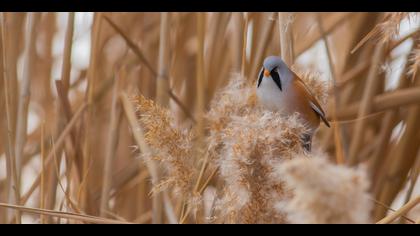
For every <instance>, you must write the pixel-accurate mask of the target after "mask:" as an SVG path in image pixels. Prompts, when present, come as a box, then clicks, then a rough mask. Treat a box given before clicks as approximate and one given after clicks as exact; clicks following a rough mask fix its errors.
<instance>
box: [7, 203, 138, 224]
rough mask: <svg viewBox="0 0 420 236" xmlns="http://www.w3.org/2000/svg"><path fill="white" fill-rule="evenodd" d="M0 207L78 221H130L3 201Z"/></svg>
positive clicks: (110, 222)
mask: <svg viewBox="0 0 420 236" xmlns="http://www.w3.org/2000/svg"><path fill="white" fill-rule="evenodd" d="M0 207H7V208H12V209H16V210H20V211H24V212H28V213H33V214H40V215H47V216H54V217H60V218H65V219H72V220H78V221H82V222H86V223H96V224H130V222H125V221H119V220H111V219H105V218H101V217H96V216H91V215H84V214H76V213H71V212H62V211H53V210H47V209H40V208H33V207H25V206H18V205H12V204H5V203H0Z"/></svg>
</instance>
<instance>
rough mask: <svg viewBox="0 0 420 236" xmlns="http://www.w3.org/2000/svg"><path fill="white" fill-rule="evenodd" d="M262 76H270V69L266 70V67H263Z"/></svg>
mask: <svg viewBox="0 0 420 236" xmlns="http://www.w3.org/2000/svg"><path fill="white" fill-rule="evenodd" d="M264 76H265V77H269V76H270V71H268V70H267V69H264Z"/></svg>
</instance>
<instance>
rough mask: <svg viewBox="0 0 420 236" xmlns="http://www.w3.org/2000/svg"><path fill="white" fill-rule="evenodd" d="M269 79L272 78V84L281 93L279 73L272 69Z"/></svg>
mask: <svg viewBox="0 0 420 236" xmlns="http://www.w3.org/2000/svg"><path fill="white" fill-rule="evenodd" d="M270 75H271V78H273V80H274V82H275V83H276V84H277V87H279V89H280V91H283V89H282V88H281V80H280V75H279V73H278V72H277V71H276V70H275V69H273V70H272V71H271V72H270Z"/></svg>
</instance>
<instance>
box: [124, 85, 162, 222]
mask: <svg viewBox="0 0 420 236" xmlns="http://www.w3.org/2000/svg"><path fill="white" fill-rule="evenodd" d="M120 99H121V101H122V104H123V108H124V112H125V115H126V117H127V119H128V121H129V123H130V126H131V129H132V132H133V136H134V139H135V140H136V143H137V145H138V146H139V147H140V150H141V152H142V153H143V154H151V153H152V150H151V149H150V148H149V146H148V145H147V143H146V141H145V139H144V132H143V129H142V128H141V127H140V126H139V124H138V122H137V118H136V113H135V112H134V108H133V105H132V104H131V102H130V100H129V98H128V96H127V94H125V93H124V92H123V93H121V95H120ZM146 165H147V168H148V170H149V173H150V175H151V177H152V183H153V184H154V185H157V184H158V183H159V179H160V176H159V172H158V169H157V166H156V163H155V162H154V161H153V160H150V161H146ZM162 212H163V207H162V199H161V196H160V195H159V194H155V195H154V196H153V213H152V220H153V223H156V224H158V223H161V221H162Z"/></svg>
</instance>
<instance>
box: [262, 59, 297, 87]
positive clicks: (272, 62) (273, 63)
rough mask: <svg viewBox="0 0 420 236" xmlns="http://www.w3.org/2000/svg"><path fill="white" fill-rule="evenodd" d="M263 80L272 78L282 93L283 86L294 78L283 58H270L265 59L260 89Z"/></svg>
mask: <svg viewBox="0 0 420 236" xmlns="http://www.w3.org/2000/svg"><path fill="white" fill-rule="evenodd" d="M263 78H271V79H273V80H274V82H275V83H276V84H277V86H278V87H279V89H280V91H282V90H283V87H282V84H283V83H285V82H287V81H289V80H291V79H292V78H293V76H292V73H291V71H290V69H289V67H288V66H287V65H286V63H284V61H283V60H282V59H281V57H278V56H269V57H267V58H265V60H264V63H263V67H262V69H261V71H260V73H259V77H258V87H259V86H260V83H261V81H262V80H263Z"/></svg>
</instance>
